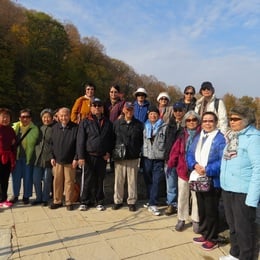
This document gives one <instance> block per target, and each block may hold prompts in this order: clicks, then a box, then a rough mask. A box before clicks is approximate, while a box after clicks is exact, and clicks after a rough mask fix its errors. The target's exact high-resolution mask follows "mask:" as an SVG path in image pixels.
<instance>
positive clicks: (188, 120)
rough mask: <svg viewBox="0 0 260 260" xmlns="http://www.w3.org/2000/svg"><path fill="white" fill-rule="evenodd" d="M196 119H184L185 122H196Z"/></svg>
mask: <svg viewBox="0 0 260 260" xmlns="http://www.w3.org/2000/svg"><path fill="white" fill-rule="evenodd" d="M197 121H198V119H197V118H191V119H186V122H188V123H190V122H197Z"/></svg>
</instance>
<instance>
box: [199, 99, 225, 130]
mask: <svg viewBox="0 0 260 260" xmlns="http://www.w3.org/2000/svg"><path fill="white" fill-rule="evenodd" d="M215 99H216V97H215V95H213V96H212V98H211V99H210V101H209V102H208V104H207V107H206V111H211V112H214V113H215V114H216V115H217V116H218V128H219V129H220V131H221V132H222V133H223V134H225V133H226V131H227V128H228V120H227V110H226V107H225V104H224V102H223V100H222V99H219V105H218V111H216V109H215ZM203 101H204V97H201V98H200V99H198V100H197V102H196V107H195V112H197V113H198V114H200V108H201V105H202V103H203Z"/></svg>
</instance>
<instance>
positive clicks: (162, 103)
mask: <svg viewBox="0 0 260 260" xmlns="http://www.w3.org/2000/svg"><path fill="white" fill-rule="evenodd" d="M168 103H169V99H168V98H167V97H161V98H160V99H159V106H160V107H166V106H168Z"/></svg>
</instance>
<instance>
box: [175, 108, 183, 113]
mask: <svg viewBox="0 0 260 260" xmlns="http://www.w3.org/2000/svg"><path fill="white" fill-rule="evenodd" d="M173 111H174V112H183V109H182V108H174V109H173Z"/></svg>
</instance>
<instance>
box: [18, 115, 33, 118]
mask: <svg viewBox="0 0 260 260" xmlns="http://www.w3.org/2000/svg"><path fill="white" fill-rule="evenodd" d="M20 117H21V118H31V116H29V115H28V116H20Z"/></svg>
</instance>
